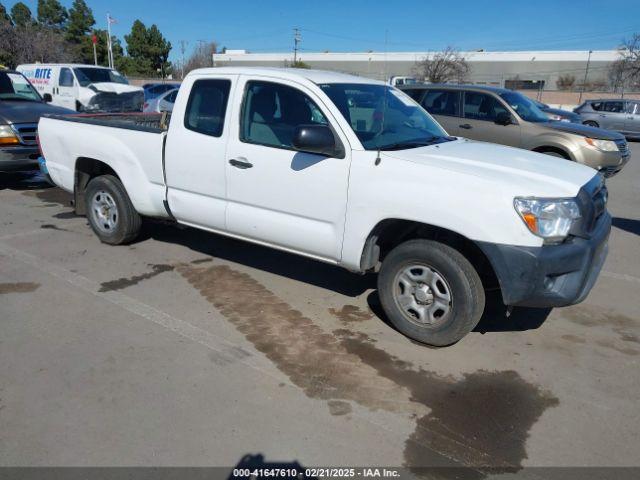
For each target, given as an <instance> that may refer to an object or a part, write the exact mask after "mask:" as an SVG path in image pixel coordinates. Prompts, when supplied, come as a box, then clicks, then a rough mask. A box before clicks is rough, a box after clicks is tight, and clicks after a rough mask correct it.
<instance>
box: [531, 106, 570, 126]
mask: <svg viewBox="0 0 640 480" xmlns="http://www.w3.org/2000/svg"><path fill="white" fill-rule="evenodd" d="M531 101H532V102H533V103H535V104H536V106H537V107H538V108H539V109H540V110H542V111H543V112H544V113H545V114H546V115H547V117H548V118H549V120H553V121H554V122H571V123H581V121H580V115H578V114H577V113H574V112H571V111H569V110H562V109H560V108H551V107H550V106H549V105H547V104H546V103H542V102H539V101H537V100H531Z"/></svg>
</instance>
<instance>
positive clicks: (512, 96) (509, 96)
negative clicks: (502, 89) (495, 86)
mask: <svg viewBox="0 0 640 480" xmlns="http://www.w3.org/2000/svg"><path fill="white" fill-rule="evenodd" d="M500 96H501V97H502V99H503V100H504V101H505V102H507V103H508V104H509V105H510V106H511V108H513V109H514V110H515V111H516V113H517V114H518V116H519V117H520V118H522V119H523V120H524V121H525V122H535V123H546V122H548V121H549V117H547V116H546V115H545V114H544V112H543V111H542V110H540V108H539V107H538V105H536V104H535V103H534V102H533V100H530V99H528V98H527V97H525V96H524V95H522V94H521V93H518V92H506V93H501V94H500Z"/></svg>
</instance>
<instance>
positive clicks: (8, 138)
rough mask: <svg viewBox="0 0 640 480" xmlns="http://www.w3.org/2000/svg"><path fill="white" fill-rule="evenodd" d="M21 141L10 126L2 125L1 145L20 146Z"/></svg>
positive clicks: (0, 132)
mask: <svg viewBox="0 0 640 480" xmlns="http://www.w3.org/2000/svg"><path fill="white" fill-rule="evenodd" d="M19 143H20V140H19V139H18V136H17V135H16V132H14V131H13V128H11V127H10V126H9V125H0V145H18V144H19Z"/></svg>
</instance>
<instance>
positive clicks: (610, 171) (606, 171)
mask: <svg viewBox="0 0 640 480" xmlns="http://www.w3.org/2000/svg"><path fill="white" fill-rule="evenodd" d="M619 171H620V167H605V168H603V169H601V170H600V173H602V174H603V175H604V176H605V178H611V177H613V176H614V175H615V174H616V173H618V172H619Z"/></svg>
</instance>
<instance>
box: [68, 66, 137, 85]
mask: <svg viewBox="0 0 640 480" xmlns="http://www.w3.org/2000/svg"><path fill="white" fill-rule="evenodd" d="M73 71H74V72H75V74H76V78H77V79H78V83H80V85H82V86H83V87H87V86H89V85H91V84H92V83H122V84H125V85H128V84H129V82H128V81H127V79H126V78H124V77H123V76H122V75H120V74H119V73H118V72H116V71H115V70H109V69H108V68H89V67H82V68H74V69H73Z"/></svg>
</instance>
